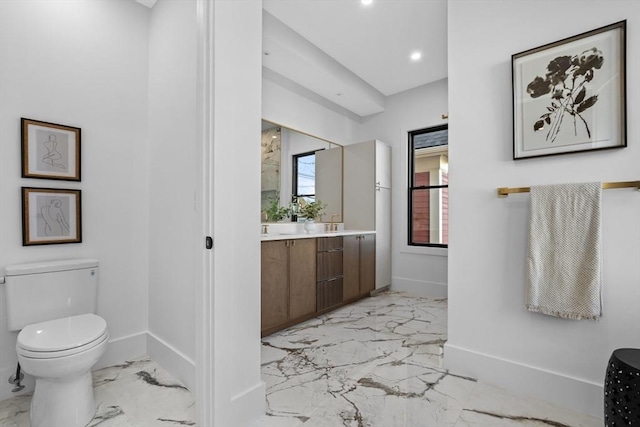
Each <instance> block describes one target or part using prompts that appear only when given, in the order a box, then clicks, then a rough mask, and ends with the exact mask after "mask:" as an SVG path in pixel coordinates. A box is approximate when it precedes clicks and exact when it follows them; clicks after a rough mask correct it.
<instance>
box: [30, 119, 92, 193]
mask: <svg viewBox="0 0 640 427" xmlns="http://www.w3.org/2000/svg"><path fill="white" fill-rule="evenodd" d="M21 134H22V177H23V178H44V179H59V180H65V181H80V128H76V127H71V126H65V125H58V124H55V123H47V122H40V121H37V120H31V119H25V118H22V119H21Z"/></svg>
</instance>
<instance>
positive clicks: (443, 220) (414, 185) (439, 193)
mask: <svg viewBox="0 0 640 427" xmlns="http://www.w3.org/2000/svg"><path fill="white" fill-rule="evenodd" d="M408 169H409V197H408V198H409V209H408V213H409V232H408V244H409V245H411V246H435V247H443V248H446V247H447V245H448V243H449V185H448V183H449V131H448V128H447V125H443V126H437V127H432V128H428V129H421V130H416V131H413V132H409V168H408Z"/></svg>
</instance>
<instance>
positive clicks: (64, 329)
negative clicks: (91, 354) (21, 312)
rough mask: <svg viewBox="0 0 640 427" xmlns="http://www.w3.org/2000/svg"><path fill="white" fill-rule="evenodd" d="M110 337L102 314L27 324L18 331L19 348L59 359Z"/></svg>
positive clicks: (34, 355) (33, 355) (24, 352)
mask: <svg viewBox="0 0 640 427" xmlns="http://www.w3.org/2000/svg"><path fill="white" fill-rule="evenodd" d="M108 337H109V333H108V331H107V323H106V322H105V320H104V319H103V318H102V317H100V316H96V315H95V314H92V313H88V314H81V315H78V316H71V317H65V318H62V319H55V320H50V321H48V322H42V323H35V324H33V325H28V326H26V327H25V328H23V329H22V331H20V333H19V334H18V340H17V343H16V351H17V352H18V353H19V354H20V355H22V356H24V357H30V358H35V359H51V358H58V357H64V356H70V355H73V354H77V353H82V352H84V351H87V350H89V349H91V348H93V347H95V346H97V345H99V344H100V343H102V342H103V341H105V340H106V339H107V338H108Z"/></svg>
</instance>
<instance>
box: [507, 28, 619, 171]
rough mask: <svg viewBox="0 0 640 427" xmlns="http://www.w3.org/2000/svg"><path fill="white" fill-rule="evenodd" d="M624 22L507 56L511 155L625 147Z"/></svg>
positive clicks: (515, 156) (520, 155)
mask: <svg viewBox="0 0 640 427" xmlns="http://www.w3.org/2000/svg"><path fill="white" fill-rule="evenodd" d="M625 32H626V21H621V22H618V23H615V24H611V25H608V26H606V27H602V28H598V29H596V30H593V31H589V32H587V33H584V34H579V35H577V36H574V37H570V38H568V39H565V40H561V41H558V42H555V43H551V44H547V45H544V46H540V47H537V48H535V49H530V50H527V51H525V52H521V53H517V54H515V55H512V58H511V63H512V73H513V131H514V140H513V158H514V159H516V160H517V159H523V158H528V157H539V156H549V155H554V154H566V153H573V152H577V151H587V150H598V149H605V148H618V147H626V145H627V141H626V98H625V90H626V89H625V84H626V82H625V70H626V64H625V61H626V58H625V52H626V38H625Z"/></svg>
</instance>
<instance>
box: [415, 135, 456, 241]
mask: <svg viewBox="0 0 640 427" xmlns="http://www.w3.org/2000/svg"><path fill="white" fill-rule="evenodd" d="M442 130H447V144H446V145H447V150H448V146H449V134H448V130H449V125H448V124H444V125H438V126H432V127H428V128H423V129H418V130H414V131H410V132H409V159H408V162H409V163H408V168H407V170H408V178H409V190H408V193H407V196H408V200H407V208H408V209H407V244H408V245H409V246H417V247H429V248H448V247H449V244H448V243H416V242H414V241H413V193H414V192H415V191H418V190H433V189H441V188H449V184H445V185H422V186H416V185H415V173H414V172H415V171H414V169H415V152H416V151H415V144H414V137H415V136H416V135H422V134H425V133H431V132H438V131H442ZM442 145H444V144H442Z"/></svg>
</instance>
